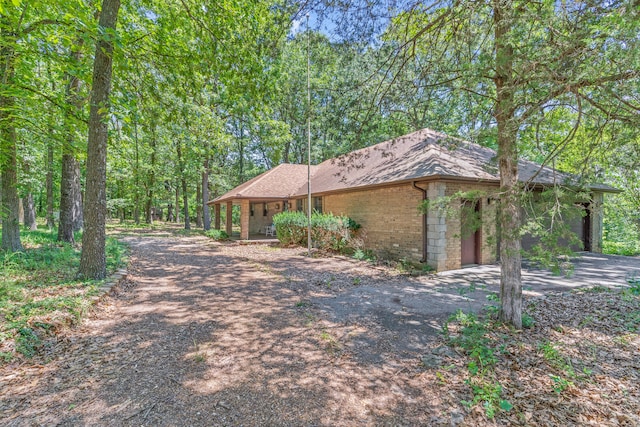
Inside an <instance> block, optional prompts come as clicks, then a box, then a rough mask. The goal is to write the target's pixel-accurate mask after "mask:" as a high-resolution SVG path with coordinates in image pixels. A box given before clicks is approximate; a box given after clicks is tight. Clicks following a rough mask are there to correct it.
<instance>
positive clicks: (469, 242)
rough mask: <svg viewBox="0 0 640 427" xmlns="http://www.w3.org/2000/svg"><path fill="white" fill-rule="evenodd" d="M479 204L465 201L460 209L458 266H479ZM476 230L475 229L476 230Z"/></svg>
mask: <svg viewBox="0 0 640 427" xmlns="http://www.w3.org/2000/svg"><path fill="white" fill-rule="evenodd" d="M479 218H480V204H479V203H478V202H477V201H471V200H468V201H465V202H464V205H463V207H462V209H461V218H460V224H461V227H460V238H461V245H460V246H461V249H462V253H461V254H460V255H461V256H460V264H462V265H469V264H479V263H480V262H479V258H480V256H479V255H480V254H479V249H480V228H479V227H478V221H479ZM476 228H477V229H476Z"/></svg>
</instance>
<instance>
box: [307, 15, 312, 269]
mask: <svg viewBox="0 0 640 427" xmlns="http://www.w3.org/2000/svg"><path fill="white" fill-rule="evenodd" d="M310 40H311V32H310V31H309V14H308V13H307V251H308V252H309V256H311V80H310V77H309V74H310V70H311V41H310Z"/></svg>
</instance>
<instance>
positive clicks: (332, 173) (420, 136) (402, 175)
mask: <svg viewBox="0 0 640 427" xmlns="http://www.w3.org/2000/svg"><path fill="white" fill-rule="evenodd" d="M518 168H519V179H520V181H522V182H529V181H530V182H531V183H533V184H542V185H548V184H564V185H573V184H576V183H577V177H575V176H574V175H571V174H567V173H563V172H559V171H556V170H554V169H552V168H549V167H546V166H545V167H541V166H540V165H539V164H537V163H534V162H531V161H528V160H520V161H519V163H518ZM426 178H431V179H464V180H467V181H468V180H473V181H478V182H493V183H496V184H497V183H499V182H500V176H499V172H498V164H497V153H496V152H495V151H494V150H492V149H490V148H486V147H482V146H480V145H478V144H474V143H471V142H468V141H464V140H461V139H458V138H453V137H450V136H447V135H445V134H442V133H439V132H436V131H433V130H430V129H422V130H419V131H416V132H413V133H410V134H408V135H404V136H401V137H398V138H394V139H391V140H389V141H385V142H381V143H379V144H376V145H372V146H370V147H366V148H362V149H360V150H356V151H352V152H350V153H347V154H344V155H342V156H339V157H336V158H333V159H329V160H326V161H324V162H322V163H321V164H319V165H317V166H314V167H313V170H312V179H311V191H312V192H313V193H314V194H323V193H330V192H336V191H344V190H347V189H355V188H360V187H369V186H378V185H386V184H390V183H400V182H411V181H416V180H423V179H426ZM306 182H307V167H306V165H289V164H286V165H285V164H283V165H280V166H278V167H276V168H274V169H272V170H270V171H268V172H265V173H264V174H262V175H259V176H257V177H256V178H254V179H253V180H251V181H248V182H246V183H244V184H242V185H241V186H239V187H237V188H235V189H234V190H232V191H230V192H229V193H227V194H225V195H224V196H221V197H219V198H218V199H216V200H215V202H219V201H222V200H224V199H229V198H231V197H228V196H230V195H231V194H232V193H233V194H237V195H238V196H236V197H235V198H263V199H265V198H268V197H273V198H287V197H297V196H302V195H305V194H307V185H306ZM591 188H592V189H594V190H600V191H607V192H615V191H617V190H616V189H615V188H613V187H610V186H608V185H604V184H595V185H592V186H591Z"/></svg>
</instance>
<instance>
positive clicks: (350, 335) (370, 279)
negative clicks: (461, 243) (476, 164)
mask: <svg viewBox="0 0 640 427" xmlns="http://www.w3.org/2000/svg"><path fill="white" fill-rule="evenodd" d="M121 238H122V239H123V240H125V241H126V242H127V243H129V244H130V246H131V256H130V259H131V265H130V269H129V274H128V276H127V278H126V279H125V280H123V281H122V282H121V283H120V285H119V286H117V287H116V288H114V289H113V290H112V293H111V295H110V296H109V297H108V298H105V299H103V300H102V301H101V302H100V303H99V304H98V305H96V306H95V307H94V309H93V313H92V314H91V315H90V316H89V317H88V318H87V319H86V320H85V321H84V322H82V324H81V325H79V326H77V327H75V328H73V329H68V330H66V331H64V332H62V333H61V334H60V335H58V336H57V337H56V338H55V340H51V341H50V342H49V343H48V345H47V346H46V348H45V349H44V350H43V352H42V354H40V355H39V356H37V357H36V358H33V359H27V360H24V359H23V360H14V361H13V362H12V363H10V364H5V365H4V366H2V367H0V420H2V424H3V425H9V426H22V425H25V426H26V425H60V426H72V425H105V426H111V425H114V426H120V425H125V426H128V425H132V426H133V425H136V426H141V425H149V426H175V425H194V426H198V425H201V426H213V425H222V426H226V425H243V426H265V425H278V426H287V425H290V426H301V425H305V426H351V425H394V426H400V425H406V426H417V425H425V426H429V425H434V426H440V425H442V426H449V425H454V426H457V425H461V426H484V425H486V426H492V425H530V426H547V425H549V426H551V425H598V426H603V425H612V426H613V425H622V426H637V425H640V381H639V380H640V297H639V296H638V295H637V294H636V291H640V289H638V288H640V284H636V286H628V285H629V283H625V279H624V277H625V275H624V274H623V275H622V276H621V277H623V279H622V280H620V283H618V285H621V286H624V285H627V287H626V289H618V288H616V289H611V288H610V286H614V283H611V282H615V280H614V279H611V278H610V279H611V281H609V282H607V283H600V282H599V281H598V279H597V277H596V278H590V279H585V280H583V281H582V282H580V281H578V280H577V279H576V280H574V281H571V282H572V285H575V286H578V285H580V286H591V287H590V288H587V289H573V290H571V291H568V292H559V291H558V289H556V288H553V287H550V288H548V289H547V288H544V286H542V288H540V287H536V285H531V286H528V285H527V283H526V280H525V286H527V292H526V293H525V295H526V299H525V304H526V307H527V308H526V312H527V314H528V315H529V316H531V318H532V319H533V324H532V326H531V327H530V328H529V329H525V330H523V331H514V330H511V329H508V328H506V327H501V326H495V325H492V324H491V323H490V322H488V321H484V320H482V319H483V317H482V316H481V317H479V318H476V317H474V316H463V315H458V316H457V318H456V319H455V320H451V321H447V319H448V318H449V316H450V315H451V314H453V313H455V312H456V310H457V309H461V310H464V311H467V310H468V311H475V312H477V311H478V307H479V306H480V305H485V303H486V302H487V298H486V297H487V295H491V294H492V293H493V292H494V291H495V286H496V285H495V283H494V282H495V280H493V279H495V277H494V278H493V279H491V280H490V275H489V274H486V275H484V276H483V275H481V274H477V275H474V277H473V278H472V279H464V277H465V273H464V271H461V272H457V273H455V274H449V275H443V276H441V277H433V276H431V277H429V276H422V277H412V276H409V275H406V274H402V273H400V272H398V271H397V270H395V269H392V268H390V267H385V266H374V265H371V264H368V263H366V262H363V261H356V260H353V259H349V258H346V257H330V256H321V255H317V256H315V257H313V258H307V257H305V256H304V255H305V251H304V250H303V249H300V248H279V247H272V246H267V245H238V244H236V243H230V242H227V243H218V242H213V241H211V240H210V239H207V238H205V237H202V236H194V235H191V236H180V235H177V234H176V233H175V232H170V231H150V232H149V231H145V232H144V233H137V234H136V233H132V232H129V234H128V235H124V234H123V235H122V236H121ZM603 260H604V261H603V262H607V263H609V264H610V263H616V262H619V263H620V265H623V264H625V265H626V266H627V268H631V270H633V269H634V268H635V269H636V271H640V259H638V258H623V257H620V258H615V257H605V258H603ZM579 268H580V265H579V264H578V265H577V266H576V274H575V276H574V277H581V276H580V274H579V271H578V270H579ZM613 269H614V270H615V266H614V268H613ZM485 273H486V271H485ZM527 274H532V275H533V276H535V275H536V273H535V272H533V273H532V272H528V273H527ZM540 274H542V273H540ZM452 277H453V278H455V280H454V279H452ZM525 277H527V275H525ZM626 277H627V278H629V280H628V281H629V282H630V284H631V285H633V284H634V283H636V282H635V280H636V277H638V276H630V275H628V274H627V276H626ZM603 285H606V286H603ZM489 311H491V309H490V308H489ZM443 326H445V328H444V329H445V330H446V331H447V332H448V333H447V334H443V333H442V331H443Z"/></svg>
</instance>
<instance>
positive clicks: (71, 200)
mask: <svg viewBox="0 0 640 427" xmlns="http://www.w3.org/2000/svg"><path fill="white" fill-rule="evenodd" d="M83 43H84V41H83V40H82V39H81V38H79V39H77V40H76V41H75V42H74V44H73V46H72V47H71V53H70V55H69V56H70V58H69V59H70V60H71V63H72V64H79V63H80V60H81V58H82V52H81V50H82V45H83ZM65 78H66V80H67V86H66V89H65V92H66V93H65V96H66V101H67V104H68V105H69V109H70V110H71V109H72V110H75V111H76V112H79V111H80V110H81V109H82V98H81V96H80V89H81V86H82V82H81V80H80V79H79V78H78V77H77V76H75V75H73V74H71V73H67V74H66V76H65ZM65 127H66V143H65V145H64V148H63V149H62V177H61V179H60V219H59V225H58V240H59V241H62V242H69V243H74V237H73V232H74V230H76V228H77V223H76V219H77V218H78V209H80V210H81V209H82V205H80V206H78V204H77V199H78V197H79V196H78V195H77V194H76V193H77V192H78V191H80V181H79V175H80V165H79V164H78V160H77V159H76V155H75V141H74V136H73V135H74V131H73V125H72V124H71V113H69V112H66V113H65ZM76 180H77V181H76Z"/></svg>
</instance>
